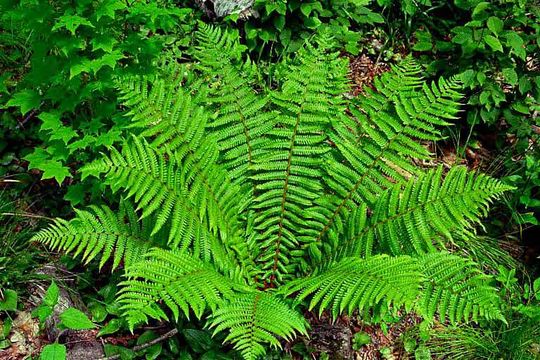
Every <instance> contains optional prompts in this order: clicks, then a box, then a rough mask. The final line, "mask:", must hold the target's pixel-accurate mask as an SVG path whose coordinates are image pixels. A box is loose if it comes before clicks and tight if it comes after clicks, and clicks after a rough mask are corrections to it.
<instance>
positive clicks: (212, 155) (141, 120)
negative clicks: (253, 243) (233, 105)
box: [123, 78, 249, 239]
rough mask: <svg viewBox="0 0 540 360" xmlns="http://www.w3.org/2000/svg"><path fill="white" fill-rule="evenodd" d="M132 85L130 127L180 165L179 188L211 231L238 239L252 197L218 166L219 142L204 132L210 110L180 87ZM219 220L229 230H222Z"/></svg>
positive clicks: (162, 82) (128, 102) (143, 81)
mask: <svg viewBox="0 0 540 360" xmlns="http://www.w3.org/2000/svg"><path fill="white" fill-rule="evenodd" d="M128 84H129V85H128V86H127V88H128V89H129V91H127V94H125V95H124V96H123V99H124V101H125V102H124V106H126V107H128V108H130V109H131V110H130V111H129V112H128V114H127V115H129V116H131V117H132V121H133V122H132V124H131V127H132V128H141V129H142V132H141V133H140V135H139V136H141V137H144V138H146V139H148V140H149V141H151V145H152V146H153V148H154V149H156V150H157V151H158V152H160V153H161V154H167V156H168V157H174V159H175V161H176V163H177V164H180V166H179V167H180V169H181V171H179V172H178V175H179V176H180V184H181V186H182V188H183V189H185V190H186V194H188V195H189V197H190V200H191V202H192V204H194V205H195V206H196V207H198V208H199V209H200V210H201V216H203V215H205V216H206V217H207V218H208V220H209V225H210V228H211V229H212V230H217V231H219V232H220V234H221V235H222V236H223V238H225V239H226V238H227V236H232V234H236V232H237V231H238V229H239V225H238V223H237V222H236V221H235V220H236V218H237V214H238V213H239V212H240V210H239V208H240V207H241V206H242V205H243V204H244V203H245V202H246V200H245V199H246V197H247V195H249V194H248V193H246V192H242V191H241V189H240V187H238V186H235V185H234V184H232V181H231V179H230V177H229V175H228V174H227V172H226V171H224V170H223V169H222V168H221V167H219V166H218V165H217V162H218V160H219V149H218V146H217V144H216V142H215V138H214V137H213V136H210V135H209V134H208V133H207V132H206V131H205V129H206V124H207V120H208V115H207V112H206V110H205V109H204V108H202V107H201V106H200V105H199V104H198V102H197V101H193V99H192V98H191V96H190V94H189V93H188V92H187V91H185V90H184V89H183V88H182V86H181V84H180V83H179V82H178V83H175V82H172V84H171V83H168V82H166V80H165V79H157V80H154V81H153V82H152V83H148V82H147V80H146V79H145V78H139V79H134V80H131V81H128ZM148 109H150V110H148ZM153 109H155V110H153ZM242 194H243V195H244V197H243V196H242ZM203 210H204V212H203ZM218 219H222V220H224V222H225V224H226V225H224V224H223V223H221V224H219V225H220V226H218V223H217V220H218Z"/></svg>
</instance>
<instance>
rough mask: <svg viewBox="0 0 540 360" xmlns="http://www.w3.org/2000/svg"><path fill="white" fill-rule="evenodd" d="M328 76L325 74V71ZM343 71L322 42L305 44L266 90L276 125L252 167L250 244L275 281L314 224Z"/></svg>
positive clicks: (290, 267) (266, 276) (339, 108)
mask: <svg viewBox="0 0 540 360" xmlns="http://www.w3.org/2000/svg"><path fill="white" fill-rule="evenodd" d="M329 74H330V75H331V76H330V77H329V76H328V75H329ZM346 82H347V80H346V72H345V67H344V66H343V61H342V60H341V59H339V58H338V54H335V53H328V50H327V48H325V47H324V46H323V44H321V45H319V46H318V47H314V46H312V45H309V44H308V45H306V47H305V49H303V50H302V51H300V52H299V54H298V60H297V63H296V64H294V65H292V66H291V68H290V69H289V78H288V80H287V81H286V82H285V83H284V84H283V87H282V89H281V91H276V92H274V93H273V94H272V100H273V103H274V104H275V106H276V107H277V108H278V110H279V116H278V125H277V126H276V127H275V128H274V129H273V130H272V131H271V132H270V133H269V134H268V139H269V140H270V142H269V143H268V145H267V146H266V147H265V148H264V149H263V153H262V154H261V155H260V156H259V157H258V159H257V161H256V163H255V166H254V170H255V171H256V174H255V175H254V177H253V178H254V179H255V180H256V183H257V197H256V198H255V205H254V209H255V210H256V211H257V214H256V218H255V229H256V230H258V231H260V232H261V233H260V234H259V235H258V238H257V241H256V243H257V244H258V245H259V246H260V247H261V252H260V254H259V257H258V261H259V263H261V267H262V270H263V275H262V277H263V280H265V281H268V282H269V283H274V282H281V281H283V280H284V276H285V275H286V274H290V273H292V272H294V270H295V268H296V267H297V266H298V262H297V261H296V260H294V261H293V259H294V258H299V257H301V256H302V254H303V249H304V247H305V244H307V243H309V242H311V241H313V239H314V236H313V235H314V231H313V229H318V228H319V225H318V222H317V215H316V214H315V213H314V212H313V211H311V210H310V209H311V208H313V207H314V206H313V201H314V200H315V199H317V198H318V197H319V196H320V194H321V192H322V191H323V187H322V184H321V181H320V177H321V175H322V172H321V170H322V169H321V165H322V155H323V154H325V153H326V152H328V151H329V150H330V146H329V145H328V144H327V143H326V140H327V135H326V132H327V130H328V129H329V126H330V122H331V120H332V119H333V118H334V117H336V116H340V115H339V114H343V111H344V109H345V108H344V100H343V97H342V96H340V95H342V94H343V92H344V89H345V88H346Z"/></svg>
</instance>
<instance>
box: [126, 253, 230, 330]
mask: <svg viewBox="0 0 540 360" xmlns="http://www.w3.org/2000/svg"><path fill="white" fill-rule="evenodd" d="M125 276H126V277H127V280H125V281H123V282H122V283H120V285H121V286H122V288H121V290H120V292H119V295H118V301H119V302H120V304H121V305H122V307H121V309H122V310H123V312H124V314H125V316H126V318H127V320H128V322H129V324H130V327H131V328H133V326H134V325H135V324H138V323H141V322H147V321H148V319H149V318H153V319H167V318H168V317H167V315H166V314H165V312H164V311H163V310H162V309H161V308H160V307H159V306H158V305H157V304H158V303H159V302H163V304H164V305H166V306H167V307H168V308H169V309H170V310H171V312H172V314H173V317H174V319H175V320H177V319H178V317H179V316H180V313H183V314H184V315H185V316H186V317H189V315H190V310H191V311H193V313H194V314H195V315H196V316H197V317H198V318H200V317H201V316H202V315H203V313H204V311H205V310H207V309H215V308H216V306H217V305H218V304H219V303H220V302H221V301H222V300H223V299H224V298H227V297H231V296H232V295H233V287H234V286H235V284H234V283H233V281H232V280H231V279H230V278H229V277H225V276H223V275H221V274H219V273H218V272H217V271H216V270H215V268H214V267H212V266H211V265H209V264H207V263H204V262H202V261H200V260H198V259H196V258H193V257H191V256H190V255H189V254H187V253H185V252H182V251H179V250H162V249H158V248H153V249H151V250H150V251H149V252H148V253H147V255H146V256H145V259H144V260H142V261H139V262H137V263H135V264H133V265H132V266H130V267H128V268H127V269H126V275H125Z"/></svg>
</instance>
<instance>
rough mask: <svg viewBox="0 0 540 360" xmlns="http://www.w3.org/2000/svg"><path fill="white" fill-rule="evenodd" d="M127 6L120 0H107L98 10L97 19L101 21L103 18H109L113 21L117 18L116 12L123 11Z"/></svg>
mask: <svg viewBox="0 0 540 360" xmlns="http://www.w3.org/2000/svg"><path fill="white" fill-rule="evenodd" d="M125 8H126V4H125V3H124V2H123V1H119V0H106V1H104V2H103V3H101V6H100V7H99V8H98V9H97V10H96V17H97V19H98V21H99V19H101V18H102V17H103V16H108V17H110V18H111V19H114V18H115V12H116V10H123V9H125Z"/></svg>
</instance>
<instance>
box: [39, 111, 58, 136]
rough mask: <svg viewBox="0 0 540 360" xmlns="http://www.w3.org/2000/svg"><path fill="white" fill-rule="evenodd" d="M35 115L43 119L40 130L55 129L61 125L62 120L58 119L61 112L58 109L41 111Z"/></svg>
mask: <svg viewBox="0 0 540 360" xmlns="http://www.w3.org/2000/svg"><path fill="white" fill-rule="evenodd" d="M37 117H38V119H40V120H41V121H43V124H41V130H52V131H55V130H56V129H58V128H59V127H61V126H62V121H61V120H60V118H61V117H62V113H61V112H60V111H56V110H53V111H50V112H42V113H41V114H39V115H38V116H37Z"/></svg>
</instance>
